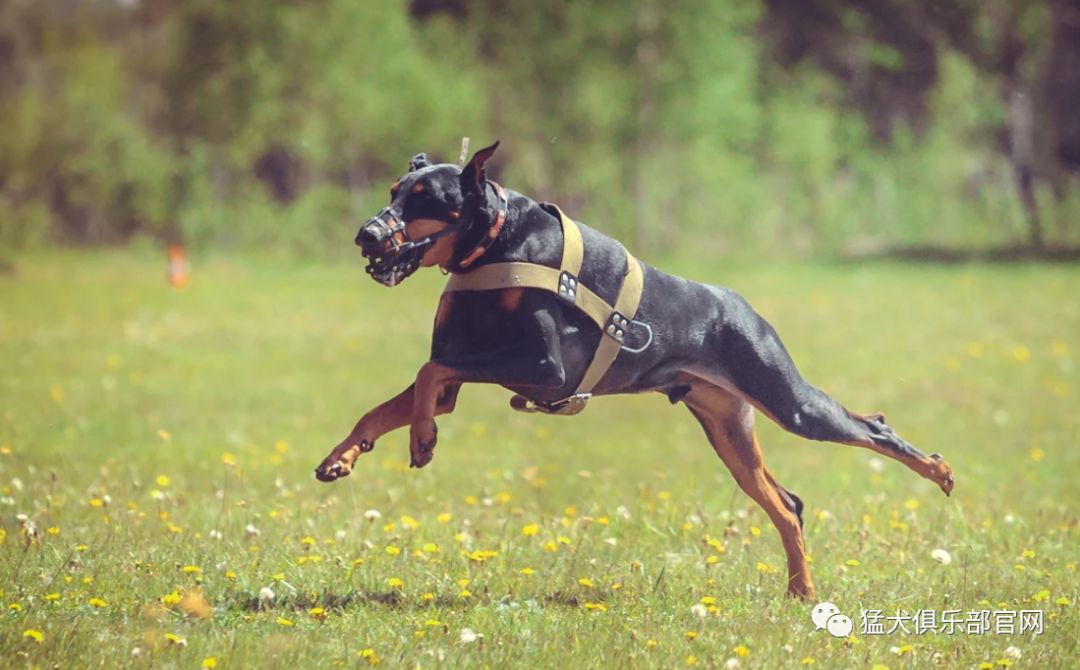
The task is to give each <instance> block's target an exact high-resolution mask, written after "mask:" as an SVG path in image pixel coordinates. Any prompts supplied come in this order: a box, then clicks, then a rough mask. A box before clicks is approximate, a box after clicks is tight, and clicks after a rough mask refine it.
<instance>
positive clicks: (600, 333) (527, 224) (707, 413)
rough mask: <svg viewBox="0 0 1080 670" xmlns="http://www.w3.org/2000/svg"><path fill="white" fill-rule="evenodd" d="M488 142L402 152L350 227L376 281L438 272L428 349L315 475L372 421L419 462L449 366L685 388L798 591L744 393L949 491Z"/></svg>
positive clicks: (671, 390) (444, 406) (525, 402)
mask: <svg viewBox="0 0 1080 670" xmlns="http://www.w3.org/2000/svg"><path fill="white" fill-rule="evenodd" d="M497 146H498V142H496V143H495V144H494V145H492V146H490V147H487V148H485V149H481V150H480V151H478V152H476V154H475V155H474V156H473V157H472V158H471V160H470V161H469V162H468V163H467V164H465V165H464V167H458V165H455V164H449V163H446V164H431V163H430V162H429V161H428V159H427V157H426V156H425V155H424V154H418V155H417V156H415V157H414V158H413V159H412V160H411V161H410V163H409V171H408V173H407V174H405V175H404V176H403V177H401V178H400V179H398V180H397V181H396V182H395V183H394V185H393V187H392V188H391V191H390V195H391V202H390V205H389V206H388V207H386V208H384V209H383V210H382V211H381V212H379V213H378V215H376V216H375V217H373V218H372V219H369V220H368V221H367V222H366V223H364V225H363V226H362V227H361V228H360V231H359V233H358V234H357V237H356V243H357V244H358V245H359V246H360V247H361V249H362V251H363V255H364V257H366V258H367V259H369V264H368V267H367V271H368V273H369V274H371V275H372V277H373V278H374V279H375V280H376V281H378V282H379V283H382V284H385V285H387V286H394V285H396V284H398V283H400V282H401V281H402V280H403V279H405V278H406V277H408V276H409V275H410V274H412V273H413V272H415V271H416V270H417V269H418V268H420V267H431V266H439V267H440V268H442V269H443V271H444V272H448V273H450V282H449V284H448V286H447V290H446V291H445V292H444V293H443V295H442V298H441V300H440V302H439V306H438V310H437V312H436V314H435V326H434V334H433V337H432V347H431V357H430V360H428V361H427V362H426V363H424V364H423V365H422V366H421V367H420V370H419V372H418V373H417V375H416V380H415V382H414V383H413V384H412V385H410V386H409V387H408V388H407V389H405V390H404V391H402V392H401V393H400V394H398V395H397V396H395V397H394V398H392V399H390V400H387V401H386V402H384V403H382V404H381V405H379V406H378V407H376V408H374V409H373V410H371V411H370V412H368V413H367V414H365V415H364V416H363V417H362V418H361V419H360V420H359V422H358V423H357V424H356V426H355V428H353V430H352V432H350V433H349V435H348V437H346V438H345V439H344V440H342V441H341V443H340V444H338V445H337V446H336V447H334V449H333V450H332V451H331V452H330V454H329V455H328V456H327V457H326V458H325V459H324V460H323V461H322V463H321V464H320V465H319V467H318V468H317V469H316V470H315V474H316V477H317V478H318V479H319V480H321V481H327V482H329V481H333V480H335V479H338V478H340V477H344V476H347V475H348V474H349V473H350V472H351V471H352V469H353V466H354V464H355V462H356V460H357V458H358V457H359V456H360V454H362V453H365V452H369V451H371V450H372V449H373V448H374V446H375V441H376V440H377V439H378V438H379V437H380V436H382V435H384V434H386V433H387V432H389V431H391V430H394V429H395V428H399V427H401V426H405V425H409V426H410V434H409V452H410V456H411V466H412V467H417V468H420V467H423V466H425V465H427V464H428V463H429V462H430V461H431V459H432V455H433V449H434V447H435V441H436V431H437V428H436V425H435V420H434V419H435V416H437V415H440V414H448V413H450V412H452V411H454V406H455V404H456V401H457V396H458V391H459V390H460V388H461V385H462V384H464V383H486V384H499V385H501V386H503V387H505V388H507V389H510V390H511V391H513V392H514V393H515V394H516V395H515V396H514V398H513V400H512V401H511V405H512V406H513V407H514V408H515V409H519V410H525V411H542V412H548V413H557V414H573V413H576V412H577V411H580V410H581V408H582V407H584V404H585V401H586V400H587V399H588V397H590V396H591V395H613V394H618V393H640V392H644V391H658V392H661V393H664V394H666V395H667V397H668V399H669V400H670V401H671V402H672V403H673V404H674V403H678V402H683V403H685V404H686V406H687V407H688V408H689V410H690V412H691V413H692V414H693V415H694V417H695V418H696V419H697V420H698V422H699V423H700V424H701V426H702V428H704V429H705V434H706V436H707V437H708V439H709V441H710V442H711V443H712V446H713V448H714V449H715V450H716V453H717V454H718V455H719V456H720V458H721V459H722V460H723V462H724V464H725V465H726V466H727V467H728V469H730V470H731V473H732V475H734V477H735V481H736V482H737V483H738V485H739V486H740V487H741V488H742V489H743V491H745V492H746V493H747V495H749V496H750V497H751V498H752V499H753V500H754V501H755V502H757V504H758V505H760V506H761V507H762V508H763V509H764V510H765V512H766V513H767V514H768V515H769V518H770V520H771V521H772V523H773V525H774V526H776V529H777V530H778V531H779V533H780V538H781V540H782V541H783V546H784V551H785V553H786V554H787V563H788V584H787V592H788V593H789V594H790V595H793V596H796V597H801V598H807V599H812V598H813V597H814V586H813V582H812V581H811V578H810V571H809V568H808V566H807V560H806V554H805V548H804V545H803V535H802V509H803V503H802V501H801V500H800V499H799V497H798V496H797V495H795V494H794V493H792V492H791V491H789V490H788V489H786V488H784V487H783V486H781V485H780V484H779V483H777V481H776V479H775V478H774V477H773V475H772V473H771V472H770V471H769V470H768V469H767V468H766V467H765V463H764V460H763V458H762V454H761V450H760V448H759V446H758V441H757V438H756V436H755V434H754V409H757V410H759V411H760V412H762V413H763V414H765V416H767V417H769V418H770V419H772V420H773V421H775V422H776V423H778V424H779V425H780V426H782V427H783V428H784V429H786V430H788V431H790V432H792V433H795V434H796V435H800V436H802V437H804V438H807V439H811V440H822V441H830V442H839V443H842V444H849V445H854V446H859V447H865V448H867V449H872V450H874V451H876V452H878V453H879V454H882V455H884V456H888V457H889V458H893V459H895V460H897V461H899V462H901V463H903V464H904V465H906V466H907V467H909V468H911V469H912V470H914V471H915V472H916V473H917V474H919V475H921V476H923V477H925V478H927V479H929V480H931V481H933V482H935V483H936V484H937V485H938V486H939V487H941V490H942V491H944V492H945V494H946V495H948V494H949V492H950V491H952V488H953V483H954V479H953V474H952V470H951V469H950V468H949V466H948V465H947V464H946V463H945V461H944V459H943V458H942V457H941V456H940V455H938V454H930V455H929V456H928V455H926V454H924V453H922V452H921V451H919V450H918V449H916V448H915V447H913V446H912V445H910V444H908V443H907V442H905V441H904V440H903V439H901V438H900V437H899V436H898V435H897V434H896V433H895V432H894V431H893V429H892V428H891V427H890V426H889V424H887V423H886V422H885V417H884V416H883V415H881V414H868V415H864V414H856V413H855V412H851V411H849V410H847V409H845V408H844V407H843V406H841V405H840V404H839V403H838V402H837V401H836V400H833V399H832V398H831V397H829V396H828V395H826V394H825V393H824V392H822V391H821V390H820V389H818V388H816V387H814V386H811V385H810V384H809V383H807V382H806V381H805V380H804V379H803V378H802V376H801V375H800V374H799V371H798V370H797V369H796V367H795V364H794V362H793V361H792V360H791V357H790V355H789V354H788V352H787V350H786V349H785V348H784V345H783V344H782V343H781V342H780V338H779V337H778V336H777V334H776V331H774V330H773V328H772V326H770V325H769V324H768V323H766V321H765V320H764V319H763V318H762V317H760V316H759V315H758V314H757V313H756V312H754V310H753V309H752V308H751V307H750V305H749V304H747V302H746V301H745V300H744V299H743V298H742V297H741V296H739V295H738V294H737V293H735V292H733V291H731V290H729V289H726V288H718V287H715V286H707V285H704V284H699V283H697V282H693V281H689V280H686V279H681V278H679V277H675V276H672V275H669V274H667V273H664V272H662V271H660V270H658V269H656V268H653V267H650V266H648V265H646V264H644V263H640V262H639V261H638V260H636V259H635V258H633V257H632V256H630V255H629V254H628V253H627V252H626V251H625V249H624V248H623V247H622V245H621V244H619V243H618V242H617V241H615V240H613V239H611V238H609V237H607V236H605V235H603V234H601V233H599V232H597V231H595V230H593V229H592V228H589V227H588V226H585V225H580V224H576V225H575V224H574V222H572V221H569V220H568V219H567V218H566V217H565V215H563V214H562V213H561V212H560V211H559V210H558V209H557V208H556V207H554V206H551V205H547V204H540V203H537V202H535V201H534V200H532V199H530V198H528V197H526V196H524V195H521V194H519V193H515V192H513V191H506V190H504V189H503V188H502V187H501V186H499V185H498V184H497V183H495V182H494V181H492V180H489V179H488V178H487V175H486V172H485V169H484V164H485V162H486V161H487V160H488V159H489V158H490V157H491V156H492V155H493V154H494V153H495V149H496V147H497ZM575 247H576V248H575ZM574 254H576V255H577V259H576V264H575V263H574V259H573V258H571V259H570V261H569V263H570V266H572V267H570V269H567V267H568V265H567V264H568V260H567V257H569V256H573V255H574ZM500 268H501V269H503V270H506V271H505V272H501V271H500ZM489 271H490V273H489ZM485 273H489V274H490V275H491V276H488V277H487V278H486V279H484V280H483V281H473V279H472V278H475V277H481V276H483V275H484V274H485ZM492 273H493V274H492ZM635 278H636V286H632V287H630V288H629V289H628V288H627V285H629V284H632V283H634V281H635ZM470 282H471V283H470ZM545 282H549V283H545ZM587 294H589V295H587ZM627 295H629V296H630V297H629V298H627ZM586 297H587V298H588V300H585V298H586ZM627 303H630V304H627ZM633 303H636V304H633ZM611 305H615V307H612V306H611ZM597 314H599V316H597ZM608 315H610V318H608ZM605 319H607V320H606V321H605ZM609 345H610V346H609ZM605 352H606V353H605ZM601 359H606V360H602V361H601ZM597 361H600V363H597ZM598 375H599V377H598ZM590 376H591V377H593V379H591V380H587V379H586V378H587V377H590ZM597 377H598V378H597Z"/></svg>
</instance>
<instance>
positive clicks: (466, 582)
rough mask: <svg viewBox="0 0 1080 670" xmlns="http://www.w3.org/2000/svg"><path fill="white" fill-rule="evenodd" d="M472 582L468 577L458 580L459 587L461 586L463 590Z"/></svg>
mask: <svg viewBox="0 0 1080 670" xmlns="http://www.w3.org/2000/svg"><path fill="white" fill-rule="evenodd" d="M471 581H472V580H471V579H469V578H467V577H462V578H461V579H459V580H457V585H458V586H460V587H461V588H465V587H466V586H468V585H469V583H470V582H471Z"/></svg>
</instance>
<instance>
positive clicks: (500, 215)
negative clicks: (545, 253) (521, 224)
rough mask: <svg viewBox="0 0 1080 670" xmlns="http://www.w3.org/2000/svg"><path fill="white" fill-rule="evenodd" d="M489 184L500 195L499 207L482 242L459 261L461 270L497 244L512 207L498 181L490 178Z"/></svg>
mask: <svg viewBox="0 0 1080 670" xmlns="http://www.w3.org/2000/svg"><path fill="white" fill-rule="evenodd" d="M487 183H489V184H491V185H492V187H493V188H494V189H495V195H497V196H499V207H498V209H497V210H496V211H495V218H494V219H493V220H492V222H491V227H489V228H488V231H487V233H485V234H484V236H483V237H482V238H481V239H480V242H479V243H478V244H477V245H476V246H475V247H473V250H472V251H470V252H469V254H468V255H467V256H465V258H463V259H462V260H461V261H459V262H458V264H457V266H458V269H459V270H464V269H466V268H468V267H469V266H470V265H472V264H473V262H474V261H475V260H476V259H477V258H480V257H481V256H483V255H484V252H486V251H487V250H488V249H489V248H491V245H492V244H495V240H496V239H497V238H498V237H499V232H500V231H502V227H503V225H504V224H505V223H506V216H507V213H508V210H509V208H510V199H509V198H507V197H506V191H505V190H504V189H503V187H502V186H500V185H499V184H498V183H496V182H494V181H491V180H488V182H487Z"/></svg>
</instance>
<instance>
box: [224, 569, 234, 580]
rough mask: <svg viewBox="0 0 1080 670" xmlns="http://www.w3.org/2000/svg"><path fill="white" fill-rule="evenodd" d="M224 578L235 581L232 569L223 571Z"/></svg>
mask: <svg viewBox="0 0 1080 670" xmlns="http://www.w3.org/2000/svg"><path fill="white" fill-rule="evenodd" d="M225 579H228V580H229V581H235V580H236V572H234V571H232V570H226V571H225Z"/></svg>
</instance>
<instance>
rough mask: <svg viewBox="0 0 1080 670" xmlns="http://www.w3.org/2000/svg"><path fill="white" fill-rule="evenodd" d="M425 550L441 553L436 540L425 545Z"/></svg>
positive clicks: (431, 552) (430, 552)
mask: <svg viewBox="0 0 1080 670" xmlns="http://www.w3.org/2000/svg"><path fill="white" fill-rule="evenodd" d="M424 551H426V552H427V553H429V554H437V553H439V545H437V544H435V543H434V542H428V543H427V544H425V545H424Z"/></svg>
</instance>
